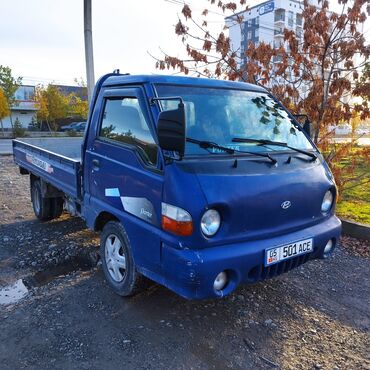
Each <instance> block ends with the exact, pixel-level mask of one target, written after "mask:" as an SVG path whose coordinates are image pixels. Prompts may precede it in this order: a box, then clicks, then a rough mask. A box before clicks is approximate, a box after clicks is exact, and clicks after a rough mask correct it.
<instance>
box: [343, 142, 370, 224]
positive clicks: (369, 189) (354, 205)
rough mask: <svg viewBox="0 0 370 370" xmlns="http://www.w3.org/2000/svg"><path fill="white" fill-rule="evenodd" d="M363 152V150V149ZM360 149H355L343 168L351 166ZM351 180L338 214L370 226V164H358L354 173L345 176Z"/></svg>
mask: <svg viewBox="0 0 370 370" xmlns="http://www.w3.org/2000/svg"><path fill="white" fill-rule="evenodd" d="M362 150H363V149H362ZM359 151H360V149H358V148H357V149H353V150H352V152H351V153H350V154H349V156H348V157H346V158H344V159H343V160H342V161H341V166H343V167H346V166H349V165H350V164H351V161H352V159H351V156H358V155H359ZM343 177H344V179H346V180H349V181H348V182H347V183H346V184H345V186H344V189H343V190H342V193H341V194H340V199H339V202H338V204H337V214H338V216H340V217H343V218H346V219H348V220H352V221H356V222H360V223H363V224H368V225H370V182H369V179H370V163H369V162H368V161H366V160H365V159H363V160H361V161H359V162H358V164H357V166H356V168H355V169H354V171H353V173H351V174H346V175H343Z"/></svg>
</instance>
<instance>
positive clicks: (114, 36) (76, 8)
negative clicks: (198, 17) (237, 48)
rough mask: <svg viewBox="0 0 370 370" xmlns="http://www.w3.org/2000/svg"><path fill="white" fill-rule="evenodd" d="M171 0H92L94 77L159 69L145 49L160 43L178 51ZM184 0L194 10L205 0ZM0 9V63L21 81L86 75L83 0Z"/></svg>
mask: <svg viewBox="0 0 370 370" xmlns="http://www.w3.org/2000/svg"><path fill="white" fill-rule="evenodd" d="M176 2H177V0H93V1H92V13H93V48H94V64H95V79H98V78H99V77H100V76H101V75H103V74H105V73H108V72H112V71H113V70H114V69H116V68H119V69H120V71H121V73H126V72H127V73H131V74H144V73H159V71H158V70H157V69H156V68H155V60H154V59H153V58H152V57H151V56H150V55H149V54H148V52H150V53H151V54H153V55H155V56H157V57H160V56H162V53H161V50H160V48H162V49H163V50H164V51H166V52H168V53H170V54H174V55H179V56H181V55H184V54H183V51H182V50H183V48H182V44H181V40H180V39H179V38H178V37H177V36H176V35H175V33H174V25H175V24H176V23H177V20H178V18H177V14H178V13H180V12H181V9H182V5H179V4H175V3H176ZM190 3H193V4H196V5H195V6H194V8H196V9H199V10H200V11H202V10H203V8H204V7H205V6H207V1H206V0H198V1H196V0H193V1H190ZM203 4H204V5H203ZM0 15H1V22H0V64H2V65H7V66H9V67H11V69H12V71H13V75H14V76H23V83H24V84H26V83H37V82H43V83H48V82H56V83H69V84H73V82H74V79H75V78H78V79H80V78H81V77H82V78H84V80H86V78H85V50H84V34H83V31H84V30H83V0H62V1H60V0H31V1H30V0H0ZM214 16H215V17H216V18H217V19H216V20H214V21H213V22H216V23H214V25H216V24H218V27H223V23H222V22H223V17H222V16H217V15H214ZM211 18H212V17H211ZM180 50H181V51H182V52H180ZM166 73H173V71H170V72H166Z"/></svg>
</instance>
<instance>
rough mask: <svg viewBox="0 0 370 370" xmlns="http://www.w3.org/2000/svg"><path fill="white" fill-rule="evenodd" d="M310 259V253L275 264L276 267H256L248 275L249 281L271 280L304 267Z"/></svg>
mask: <svg viewBox="0 0 370 370" xmlns="http://www.w3.org/2000/svg"><path fill="white" fill-rule="evenodd" d="M309 258H310V253H307V254H302V255H301V256H298V257H294V258H290V259H288V260H286V261H283V262H279V263H275V265H272V266H268V267H265V266H264V265H259V266H254V267H253V268H252V269H251V270H250V271H249V273H248V280H249V281H251V282H255V281H258V280H265V279H271V278H273V277H275V276H278V275H280V274H283V273H284V272H288V271H290V270H293V269H294V268H296V267H298V266H301V265H303V264H304V263H306V262H307V261H308V260H309Z"/></svg>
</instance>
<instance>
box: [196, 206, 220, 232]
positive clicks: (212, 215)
mask: <svg viewBox="0 0 370 370" xmlns="http://www.w3.org/2000/svg"><path fill="white" fill-rule="evenodd" d="M220 224H221V217H220V214H219V213H218V212H217V211H216V210H215V209H209V210H208V211H206V212H204V215H203V217H202V219H201V221H200V227H201V229H202V232H203V234H204V235H206V236H213V235H215V234H216V233H217V231H218V229H219V228H220Z"/></svg>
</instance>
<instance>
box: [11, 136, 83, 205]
mask: <svg viewBox="0 0 370 370" xmlns="http://www.w3.org/2000/svg"><path fill="white" fill-rule="evenodd" d="M82 141H83V139H82V138H25V139H23V138H22V139H17V140H13V155H14V161H15V163H16V164H17V165H18V166H19V167H20V168H21V169H22V170H23V171H24V170H26V171H27V172H29V173H31V174H33V175H35V176H37V177H39V178H41V179H42V180H44V181H45V182H47V183H49V184H51V185H53V186H54V187H55V188H57V189H59V190H60V191H62V192H63V193H65V194H66V195H69V196H71V197H73V198H74V199H80V198H81V174H80V168H81V144H82Z"/></svg>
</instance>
